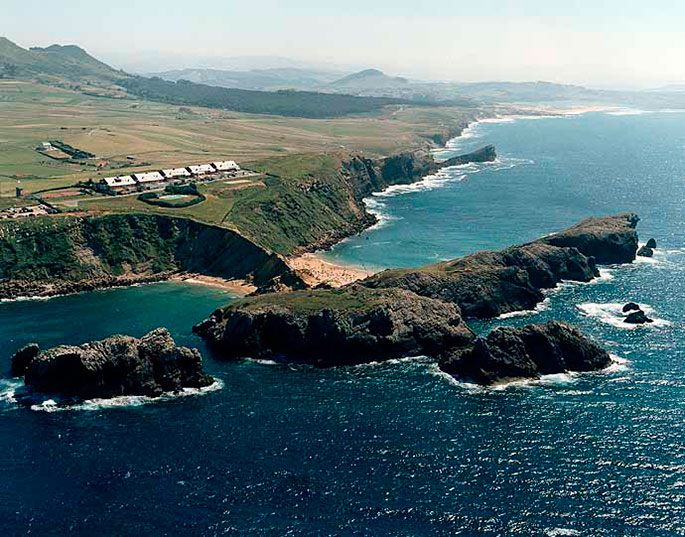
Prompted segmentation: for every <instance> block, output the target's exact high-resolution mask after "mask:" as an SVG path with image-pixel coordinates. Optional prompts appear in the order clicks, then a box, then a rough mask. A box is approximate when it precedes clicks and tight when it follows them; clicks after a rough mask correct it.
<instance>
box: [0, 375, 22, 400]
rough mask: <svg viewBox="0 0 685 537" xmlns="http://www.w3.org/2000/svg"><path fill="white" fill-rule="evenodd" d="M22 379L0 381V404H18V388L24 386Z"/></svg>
mask: <svg viewBox="0 0 685 537" xmlns="http://www.w3.org/2000/svg"><path fill="white" fill-rule="evenodd" d="M23 385H24V383H23V382H22V381H21V379H0V404H1V403H16V402H17V399H16V397H15V394H16V392H17V388H19V387H21V386H23Z"/></svg>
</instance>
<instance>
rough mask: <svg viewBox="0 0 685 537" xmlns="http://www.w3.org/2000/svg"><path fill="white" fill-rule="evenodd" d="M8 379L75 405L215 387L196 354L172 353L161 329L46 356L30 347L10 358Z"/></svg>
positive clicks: (55, 349)
mask: <svg viewBox="0 0 685 537" xmlns="http://www.w3.org/2000/svg"><path fill="white" fill-rule="evenodd" d="M12 374H13V376H23V377H24V383H25V385H26V386H27V387H29V388H31V389H32V390H35V391H37V392H41V393H46V394H59V395H62V396H67V397H73V398H77V399H93V398H110V397H117V396H122V395H147V396H152V397H155V396H159V395H161V394H162V393H165V392H172V393H173V392H179V391H181V390H182V389H183V388H203V387H206V386H209V385H211V384H212V383H213V382H214V379H213V378H212V377H210V376H209V375H207V374H206V373H204V372H203V370H202V356H201V355H200V353H199V351H198V350H197V349H189V348H186V347H177V346H176V344H175V342H174V340H173V338H172V337H171V335H170V334H169V332H168V331H167V330H166V329H165V328H158V329H157V330H153V331H152V332H150V333H149V334H146V335H145V336H143V337H142V338H140V339H138V338H134V337H131V336H122V335H115V336H110V337H108V338H105V339H103V340H102V341H93V342H90V343H85V344H83V345H78V346H74V345H60V346H57V347H53V348H51V349H45V350H41V349H40V348H39V347H38V345H36V344H31V345H28V346H26V347H23V348H22V349H20V350H19V351H17V352H16V353H15V354H14V356H13V357H12Z"/></svg>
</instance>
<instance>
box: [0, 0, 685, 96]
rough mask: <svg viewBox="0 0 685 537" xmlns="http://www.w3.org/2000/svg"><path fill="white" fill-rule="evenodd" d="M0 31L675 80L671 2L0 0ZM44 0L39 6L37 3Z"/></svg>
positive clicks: (178, 48)
mask: <svg viewBox="0 0 685 537" xmlns="http://www.w3.org/2000/svg"><path fill="white" fill-rule="evenodd" d="M0 4H2V5H1V6H0V35H5V36H6V37H8V38H9V39H11V40H13V41H15V42H17V43H18V44H20V45H22V46H34V45H37V46H45V45H49V44H52V43H61V44H69V43H75V44H79V45H81V46H82V47H84V48H86V49H87V50H88V51H90V52H92V53H93V54H95V55H96V56H99V57H100V58H103V59H106V60H109V61H111V62H114V63H118V64H119V65H117V67H119V66H123V67H129V68H131V67H134V66H140V67H141V68H146V69H149V68H150V67H151V66H150V65H148V64H149V63H150V58H151V57H152V54H151V53H158V54H159V57H160V60H161V59H162V58H163V59H164V60H165V62H164V65H161V64H160V67H161V68H168V67H170V66H172V64H175V65H173V66H175V67H184V66H187V67H192V66H195V65H194V64H196V63H201V64H202V66H205V67H208V66H212V65H215V66H217V67H220V66H222V65H223V64H222V62H221V59H222V58H226V57H233V56H245V55H259V56H281V57H289V58H295V59H300V60H304V61H307V62H314V63H317V64H336V65H340V66H354V67H358V66H359V67H361V66H365V67H378V68H381V69H383V70H384V71H386V72H388V73H391V74H398V75H405V76H410V77H414V78H429V79H442V80H460V81H475V80H549V81H554V82H570V83H585V84H594V85H616V86H619V85H620V86H627V85H637V86H654V85H659V84H664V83H673V82H683V81H685V61H684V60H683V57H684V56H685V54H684V53H685V31H684V30H683V24H684V23H685V2H683V1H682V0H681V1H676V0H671V1H668V0H651V1H649V2H646V1H644V0H642V1H636V0H594V1H588V0H583V1H573V0H567V1H555V0H517V1H513V0H512V1H507V0H470V1H468V2H464V1H461V0H432V1H430V2H422V1H421V0H409V1H405V0H363V1H362V0H344V1H338V2H325V0H288V1H278V0H255V1H250V0H240V1H226V0H194V1H192V2H189V1H187V0H186V1H182V2H181V1H176V0H145V1H143V0H138V1H134V0H107V1H103V0H59V1H58V2H53V3H51V4H50V3H46V2H45V0H40V1H38V0H0ZM48 5H49V6H50V7H49V8H48V7H47V6H48Z"/></svg>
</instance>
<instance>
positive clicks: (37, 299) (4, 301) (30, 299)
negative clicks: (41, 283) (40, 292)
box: [0, 295, 66, 304]
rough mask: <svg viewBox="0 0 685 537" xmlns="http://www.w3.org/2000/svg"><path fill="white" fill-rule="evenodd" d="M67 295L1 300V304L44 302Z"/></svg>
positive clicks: (19, 297)
mask: <svg viewBox="0 0 685 537" xmlns="http://www.w3.org/2000/svg"><path fill="white" fill-rule="evenodd" d="M61 296H66V295H50V296H18V297H16V298H0V304H4V303H9V302H34V301H44V300H50V299H52V298H58V297H61Z"/></svg>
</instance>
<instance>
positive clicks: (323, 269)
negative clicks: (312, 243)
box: [288, 253, 375, 287]
mask: <svg viewBox="0 0 685 537" xmlns="http://www.w3.org/2000/svg"><path fill="white" fill-rule="evenodd" d="M288 264H289V265H290V266H291V267H292V268H294V269H295V270H297V271H298V272H299V273H300V276H301V277H302V279H303V280H304V281H305V282H307V283H308V284H309V285H318V284H321V283H327V284H329V285H331V286H333V287H341V286H343V285H347V284H350V283H353V282H356V281H358V280H363V279H364V278H367V277H368V276H371V275H372V274H375V272H374V271H371V270H365V269H362V268H358V267H353V266H350V265H338V264H335V263H332V262H330V261H328V260H327V259H324V258H323V256H321V255H320V254H312V253H309V254H303V255H300V256H297V257H292V258H290V259H288Z"/></svg>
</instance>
